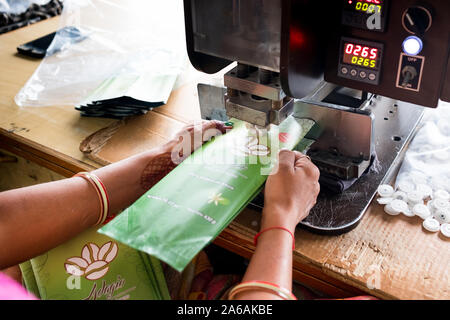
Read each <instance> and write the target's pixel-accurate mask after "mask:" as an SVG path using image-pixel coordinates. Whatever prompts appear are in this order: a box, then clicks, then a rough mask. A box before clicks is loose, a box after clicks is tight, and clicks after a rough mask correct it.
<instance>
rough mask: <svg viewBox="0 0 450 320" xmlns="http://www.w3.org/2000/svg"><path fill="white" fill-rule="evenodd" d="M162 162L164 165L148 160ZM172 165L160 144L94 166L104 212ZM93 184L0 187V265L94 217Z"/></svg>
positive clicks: (31, 253)
mask: <svg viewBox="0 0 450 320" xmlns="http://www.w3.org/2000/svg"><path fill="white" fill-rule="evenodd" d="M161 162H163V163H166V164H167V165H166V166H165V167H164V166H155V165H152V164H155V163H157V164H161ZM172 168H173V164H172V163H171V161H170V152H168V149H167V147H161V148H159V149H155V150H152V151H149V152H145V153H142V154H140V155H137V156H134V157H132V158H129V159H126V160H124V161H120V162H117V163H115V164H112V165H109V166H106V167H103V168H101V169H98V170H95V171H94V173H95V174H96V175H97V176H98V177H99V178H100V179H101V180H102V182H103V183H104V185H105V187H106V190H107V192H108V196H109V199H110V213H117V212H119V211H120V210H122V209H124V208H126V207H128V206H129V205H131V204H132V203H133V202H134V201H136V200H137V199H138V198H139V197H140V196H141V195H142V194H143V193H144V192H145V191H146V190H147V189H148V188H150V187H151V186H152V184H154V183H155V182H157V181H158V180H159V179H161V178H162V177H163V176H164V175H165V174H167V173H168V171H170V169H172ZM99 213H100V203H99V199H98V196H97V194H96V191H95V189H94V188H93V187H92V186H91V185H90V184H89V182H87V181H86V180H84V179H83V178H80V177H76V178H70V179H64V180H60V181H55V182H49V183H45V184H41V185H36V186H31V187H26V188H21V189H16V190H10V191H6V192H3V193H0V269H2V268H5V267H8V266H11V265H14V264H17V263H20V262H23V261H25V260H27V259H29V258H32V257H35V256H36V255H39V254H42V253H44V252H46V251H48V250H49V249H51V248H54V247H56V246H58V245H59V244H61V243H64V242H65V241H67V240H69V239H70V238H72V237H73V236H75V235H77V234H78V233H80V232H82V231H84V230H86V229H87V228H89V227H92V226H93V225H94V224H95V223H96V221H97V220H98V217H99Z"/></svg>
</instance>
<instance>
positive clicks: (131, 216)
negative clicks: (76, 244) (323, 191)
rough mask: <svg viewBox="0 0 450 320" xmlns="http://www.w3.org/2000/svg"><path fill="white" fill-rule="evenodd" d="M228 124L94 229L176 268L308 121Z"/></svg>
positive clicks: (239, 204) (233, 212)
mask: <svg viewBox="0 0 450 320" xmlns="http://www.w3.org/2000/svg"><path fill="white" fill-rule="evenodd" d="M231 121H232V122H234V128H233V129H232V130H231V131H230V132H228V133H227V134H225V135H221V136H219V137H216V138H215V139H214V141H211V142H208V143H206V144H205V145H203V146H202V148H200V149H199V150H197V151H196V152H194V153H193V154H192V155H191V156H190V157H189V158H187V159H186V160H185V161H183V162H182V163H181V164H180V165H178V166H177V167H176V168H175V169H174V170H172V171H171V172H170V173H169V174H168V175H167V176H166V177H165V178H164V179H162V180H161V181H160V182H159V183H157V184H156V185H155V186H154V187H153V188H152V189H150V190H149V191H148V192H146V193H145V194H144V195H143V196H142V197H141V198H140V199H139V200H138V201H137V202H135V203H134V204H133V205H132V206H131V207H129V208H128V209H126V210H124V211H123V212H122V213H121V214H120V215H119V216H117V217H116V218H115V219H114V220H112V221H111V222H110V223H109V224H107V225H106V226H104V227H103V228H101V229H100V230H99V232H101V233H103V234H105V235H107V236H109V237H111V238H113V239H116V240H117V241H120V242H123V243H125V244H127V245H129V246H131V247H133V248H135V249H138V250H141V251H144V252H146V253H148V254H150V255H153V256H155V257H157V258H158V259H161V260H162V261H164V262H166V263H167V264H169V265H170V266H172V267H173V268H174V269H176V270H178V271H181V270H183V269H184V268H185V267H186V265H188V263H189V262H190V261H191V260H192V259H193V258H194V257H195V256H196V255H197V254H198V253H199V252H200V251H201V250H202V249H203V248H204V247H205V246H206V245H207V244H208V243H209V242H210V241H212V240H213V239H214V238H215V237H217V236H218V235H219V234H220V233H221V232H222V231H223V229H225V228H226V227H227V226H228V224H229V223H230V222H231V221H232V220H233V219H234V218H235V217H236V216H237V215H238V214H239V212H241V210H242V209H244V208H245V207H246V206H247V204H248V203H249V202H250V201H251V200H252V199H253V198H254V197H255V196H256V195H257V194H258V193H259V192H260V191H261V188H262V186H263V184H264V182H265V180H266V178H267V176H268V175H269V174H270V172H271V171H272V168H273V167H274V165H275V164H276V159H277V155H278V151H279V150H280V149H281V148H285V149H293V148H294V147H295V146H297V145H298V144H299V142H300V141H301V140H302V138H303V137H304V136H305V135H306V134H307V133H308V132H309V130H310V129H311V128H312V126H313V125H314V121H312V120H307V119H296V118H293V117H289V118H288V119H287V120H285V121H284V122H283V123H282V124H281V125H280V126H279V127H278V126H271V127H270V129H269V130H264V132H261V131H258V129H257V128H256V127H255V126H253V125H250V124H248V123H246V122H243V121H239V120H234V119H232V120H231Z"/></svg>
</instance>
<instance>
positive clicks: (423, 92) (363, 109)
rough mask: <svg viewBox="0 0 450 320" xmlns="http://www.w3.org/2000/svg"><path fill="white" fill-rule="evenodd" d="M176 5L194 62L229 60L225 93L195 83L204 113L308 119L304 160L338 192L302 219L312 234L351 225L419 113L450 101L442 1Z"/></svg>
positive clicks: (216, 65)
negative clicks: (311, 123)
mask: <svg viewBox="0 0 450 320" xmlns="http://www.w3.org/2000/svg"><path fill="white" fill-rule="evenodd" d="M184 9H185V23H186V38H187V48H188V53H189V57H190V60H191V62H192V64H193V65H194V67H195V68H197V69H198V70H200V71H203V72H206V73H216V72H219V71H220V70H223V69H224V68H226V67H229V66H230V65H231V66H233V65H232V64H233V63H235V64H234V67H233V68H232V69H230V70H229V71H228V72H226V73H225V74H224V88H220V87H213V86H209V85H206V84H200V85H199V86H198V91H199V98H200V105H201V110H202V117H204V118H206V119H220V120H226V119H228V118H229V117H235V118H238V119H242V120H245V121H248V122H251V123H253V124H256V125H260V126H266V125H268V124H270V123H274V124H279V123H280V122H282V121H283V120H284V119H285V118H286V117H287V116H289V115H293V116H295V117H299V118H310V119H313V120H315V121H316V124H317V129H318V130H313V131H312V132H310V134H309V137H308V138H310V139H312V140H314V141H315V142H314V143H313V144H312V145H311V146H310V148H309V150H308V155H309V156H310V157H311V159H312V161H313V162H314V163H315V164H316V165H317V166H318V167H319V169H320V170H321V175H322V177H323V178H324V179H326V180H327V183H325V182H324V181H321V182H323V183H324V184H327V185H334V186H335V187H337V189H338V190H337V191H336V192H322V193H321V195H320V196H319V199H318V203H317V205H316V207H315V208H314V209H313V210H312V212H311V213H310V215H309V216H308V218H307V219H306V220H305V221H303V222H302V224H303V226H305V227H307V228H308V229H311V230H312V231H315V232H319V233H326V234H330V233H331V234H340V233H344V232H347V231H349V230H351V229H352V228H354V227H355V226H356V225H357V224H358V222H359V221H360V219H361V218H362V216H363V214H364V212H365V211H366V209H367V207H368V205H369V204H370V201H371V200H372V198H373V197H374V195H375V193H376V190H377V187H378V185H379V184H380V183H384V182H385V181H389V180H390V179H391V178H392V176H393V174H394V173H395V170H396V169H398V165H399V163H401V159H402V153H403V152H404V150H405V146H406V145H407V144H408V142H409V141H410V139H411V137H412V136H413V134H414V132H415V130H416V127H417V125H418V123H419V122H420V120H421V118H422V115H423V111H424V108H423V107H430V108H435V107H437V105H438V102H439V100H440V99H441V100H445V101H450V60H449V48H450V46H449V43H450V22H449V21H450V2H449V1H447V0H429V1H416V0H395V1H394V0H184ZM236 63H237V64H236Z"/></svg>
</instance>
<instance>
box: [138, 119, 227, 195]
mask: <svg viewBox="0 0 450 320" xmlns="http://www.w3.org/2000/svg"><path fill="white" fill-rule="evenodd" d="M229 129H232V127H231V126H226V125H225V124H224V123H223V122H221V121H216V120H213V121H206V120H202V121H201V122H195V123H191V124H188V125H187V126H185V127H184V128H183V129H181V131H180V132H178V133H176V134H175V136H174V138H173V139H172V140H171V141H169V142H168V143H166V144H165V145H164V146H162V147H161V149H159V150H158V153H157V154H156V155H153V156H152V157H150V160H149V162H148V164H147V165H146V166H145V168H144V171H143V172H142V176H141V186H142V188H143V189H144V190H148V189H150V188H151V187H153V186H154V185H155V184H156V183H158V182H159V181H160V180H161V179H162V178H164V177H165V176H166V175H167V174H168V173H169V172H170V171H172V170H173V169H174V168H175V167H176V166H177V165H178V164H180V163H181V162H182V161H183V160H184V159H186V158H187V157H189V156H190V155H191V154H192V153H193V152H194V151H195V150H196V149H198V148H200V147H201V146H202V144H203V143H204V142H206V141H208V140H210V139H211V138H212V137H214V136H217V135H221V134H224V133H225V132H226V130H229Z"/></svg>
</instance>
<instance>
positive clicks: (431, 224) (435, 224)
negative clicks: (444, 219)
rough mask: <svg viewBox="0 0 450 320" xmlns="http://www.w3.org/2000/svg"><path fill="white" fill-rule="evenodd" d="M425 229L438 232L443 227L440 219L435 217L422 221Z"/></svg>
mask: <svg viewBox="0 0 450 320" xmlns="http://www.w3.org/2000/svg"><path fill="white" fill-rule="evenodd" d="M422 225H423V227H424V228H425V230H428V231H430V232H438V231H439V230H440V229H441V225H440V223H439V221H437V220H436V219H434V218H427V219H425V220H424V221H423V223H422Z"/></svg>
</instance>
